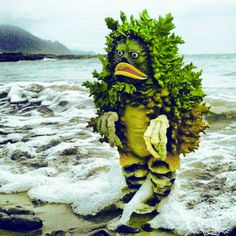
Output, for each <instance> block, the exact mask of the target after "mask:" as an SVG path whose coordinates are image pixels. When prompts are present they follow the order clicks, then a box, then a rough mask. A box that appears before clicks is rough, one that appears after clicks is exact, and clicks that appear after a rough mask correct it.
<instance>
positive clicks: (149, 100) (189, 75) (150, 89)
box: [84, 11, 209, 155]
mask: <svg viewBox="0 0 236 236" xmlns="http://www.w3.org/2000/svg"><path fill="white" fill-rule="evenodd" d="M120 18H121V23H119V22H118V21H116V20H114V19H112V18H106V24H107V26H108V28H109V29H110V30H111V33H110V34H109V35H108V36H107V37H106V48H105V50H106V53H107V54H106V55H102V56H100V58H99V59H100V61H101V63H102V65H103V68H102V71H101V72H100V73H98V72H97V71H94V72H93V76H94V77H96V78H97V81H95V82H85V83H84V85H85V86H86V87H87V88H88V89H89V90H90V95H91V96H93V98H94V102H95V105H96V108H97V109H98V115H101V114H103V113H104V112H107V111H115V112H118V114H122V113H123V112H124V109H125V107H126V106H127V105H132V106H139V105H143V106H144V107H145V108H146V109H147V115H148V117H149V118H150V119H153V118H156V117H157V115H161V114H165V115H166V116H167V117H168V119H169V122H170V128H169V129H168V133H167V136H168V144H167V150H168V152H169V153H172V154H174V155H179V154H184V155H185V154H187V153H189V152H191V151H194V150H195V149H196V148H198V145H199V139H200V133H201V132H203V131H204V130H205V129H206V127H207V125H206V123H205V122H204V121H203V114H204V113H206V112H208V110H209V109H208V107H206V106H205V104H204V103H203V98H204V96H205V94H204V92H203V90H202V85H201V79H200V76H201V71H195V66H194V65H193V64H188V65H184V64H183V57H181V56H179V55H178V44H182V43H183V40H182V39H181V38H180V37H179V36H176V35H175V34H174V33H172V32H171V31H172V30H173V28H174V24H173V22H172V20H173V17H172V15H171V14H167V15H166V16H165V17H164V18H163V17H159V19H158V20H155V19H151V18H150V17H149V16H148V14H147V11H143V12H142V13H141V14H140V19H134V17H133V16H131V17H130V20H128V19H127V17H126V15H125V14H124V13H123V12H121V15H120ZM127 37H129V38H134V39H138V40H140V42H142V43H143V45H145V47H146V50H147V54H148V58H147V60H148V65H149V68H148V80H145V81H144V82H142V83H138V84H131V83H127V82H125V81H118V80H117V79H116V77H115V76H114V67H115V65H114V63H113V60H114V48H115V46H116V44H117V42H118V41H119V40H120V39H122V38H127Z"/></svg>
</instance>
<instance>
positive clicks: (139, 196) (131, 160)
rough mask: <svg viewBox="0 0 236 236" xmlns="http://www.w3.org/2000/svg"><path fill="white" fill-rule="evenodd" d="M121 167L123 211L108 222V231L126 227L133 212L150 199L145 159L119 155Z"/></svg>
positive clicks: (131, 154)
mask: <svg viewBox="0 0 236 236" xmlns="http://www.w3.org/2000/svg"><path fill="white" fill-rule="evenodd" d="M120 161H121V166H122V167H123V173H124V176H125V178H126V183H127V189H126V190H125V196H124V198H123V199H122V200H123V202H124V203H125V204H124V209H123V213H122V215H121V217H120V218H119V219H118V220H117V219H115V220H114V221H112V222H110V224H109V225H108V227H109V229H111V230H116V229H117V228H118V227H119V226H122V225H127V224H128V222H129V219H130V217H131V215H132V213H133V212H135V211H136V210H137V208H139V207H140V204H141V205H142V204H143V203H144V202H145V201H146V200H147V199H149V198H150V197H152V195H153V190H152V183H151V180H150V178H149V177H147V174H148V170H147V169H148V165H147V160H146V159H145V158H140V157H138V156H136V155H135V154H133V153H125V154H124V153H122V154H121V159H120Z"/></svg>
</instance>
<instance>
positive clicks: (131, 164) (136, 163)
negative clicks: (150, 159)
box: [118, 152, 148, 208]
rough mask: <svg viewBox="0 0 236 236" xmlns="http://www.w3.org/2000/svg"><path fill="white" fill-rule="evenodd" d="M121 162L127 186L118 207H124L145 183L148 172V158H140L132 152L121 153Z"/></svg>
mask: <svg viewBox="0 0 236 236" xmlns="http://www.w3.org/2000/svg"><path fill="white" fill-rule="evenodd" d="M120 164H121V166H122V168H123V174H124V177H125V179H126V183H127V188H126V189H124V193H125V195H124V197H123V198H122V200H121V201H120V202H119V204H118V207H120V208H123V206H124V204H126V203H128V202H129V201H130V200H131V199H132V197H133V196H134V194H135V193H136V192H137V191H138V189H139V188H140V187H141V185H142V184H143V183H144V181H145V179H146V177H147V174H148V165H147V159H146V158H140V157H138V156H137V155H135V154H133V153H131V152H128V153H120Z"/></svg>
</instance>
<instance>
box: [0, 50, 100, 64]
mask: <svg viewBox="0 0 236 236" xmlns="http://www.w3.org/2000/svg"><path fill="white" fill-rule="evenodd" d="M96 57H97V55H73V54H70V55H54V54H27V53H21V52H18V53H0V62H17V61H23V60H24V61H35V60H42V59H45V58H48V59H57V60H78V59H89V58H96Z"/></svg>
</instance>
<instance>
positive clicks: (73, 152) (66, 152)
mask: <svg viewBox="0 0 236 236" xmlns="http://www.w3.org/2000/svg"><path fill="white" fill-rule="evenodd" d="M77 151H78V149H77V148H76V147H73V148H66V149H64V150H63V151H62V152H61V155H63V156H71V155H76V154H77Z"/></svg>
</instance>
